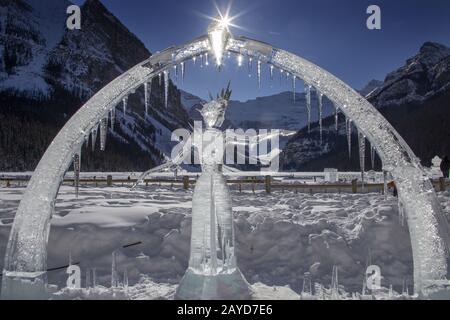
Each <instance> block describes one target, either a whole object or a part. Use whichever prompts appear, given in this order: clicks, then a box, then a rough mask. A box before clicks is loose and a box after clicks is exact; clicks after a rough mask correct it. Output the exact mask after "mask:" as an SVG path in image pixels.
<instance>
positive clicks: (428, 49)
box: [420, 41, 450, 53]
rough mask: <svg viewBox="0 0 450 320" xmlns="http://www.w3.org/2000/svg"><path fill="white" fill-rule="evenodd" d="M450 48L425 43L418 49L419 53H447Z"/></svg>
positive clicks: (438, 44)
mask: <svg viewBox="0 0 450 320" xmlns="http://www.w3.org/2000/svg"><path fill="white" fill-rule="evenodd" d="M449 50H450V48H448V47H447V46H445V45H443V44H440V43H437V42H431V41H429V42H425V43H424V44H423V45H422V47H421V48H420V53H435V52H444V53H446V52H448V51H449Z"/></svg>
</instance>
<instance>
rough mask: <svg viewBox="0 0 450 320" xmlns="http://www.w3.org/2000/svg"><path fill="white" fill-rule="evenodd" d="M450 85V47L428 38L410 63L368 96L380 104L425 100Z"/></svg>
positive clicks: (445, 89)
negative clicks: (428, 40) (430, 40)
mask: <svg viewBox="0 0 450 320" xmlns="http://www.w3.org/2000/svg"><path fill="white" fill-rule="evenodd" d="M449 89H450V48H448V47H446V46H444V45H442V44H439V43H433V42H426V43H425V44H424V45H423V46H422V47H421V48H420V51H419V53H418V54H417V55H415V56H414V57H412V58H411V59H408V60H407V62H406V65H405V66H403V67H401V68H400V69H398V70H395V71H393V72H391V73H390V74H388V75H387V77H386V79H385V80H384V83H383V85H381V86H378V88H377V89H376V90H375V91H373V92H372V93H371V94H370V95H369V97H368V99H369V100H370V101H371V102H372V103H373V104H375V105H376V106H377V107H378V108H383V107H388V106H393V105H402V104H411V103H416V104H417V103H421V102H424V101H425V100H427V99H430V98H433V97H435V96H436V95H439V94H441V93H443V92H445V91H448V90H449Z"/></svg>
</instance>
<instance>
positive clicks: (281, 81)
mask: <svg viewBox="0 0 450 320" xmlns="http://www.w3.org/2000/svg"><path fill="white" fill-rule="evenodd" d="M283 74H284V70H283V69H280V87H281V86H282V85H283Z"/></svg>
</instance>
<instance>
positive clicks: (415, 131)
mask: <svg viewBox="0 0 450 320" xmlns="http://www.w3.org/2000/svg"><path fill="white" fill-rule="evenodd" d="M361 93H362V94H363V95H366V94H367V99H368V100H369V101H370V102H371V103H372V104H373V105H374V106H375V107H376V108H377V109H378V110H379V111H380V112H381V113H382V114H383V115H384V116H385V117H386V118H387V119H388V120H389V121H390V122H391V124H392V125H393V126H394V127H395V128H396V130H397V131H399V133H400V134H401V135H402V137H403V138H405V140H406V142H407V143H408V144H409V145H410V147H411V148H412V149H413V151H414V152H415V153H416V155H417V156H418V157H419V158H420V159H421V160H422V162H423V164H425V165H430V161H431V159H432V158H433V157H434V156H436V155H439V156H442V155H444V154H450V142H449V139H448V137H449V136H450V126H449V125H448V124H449V123H450V48H448V47H446V46H444V45H441V44H437V43H431V42H427V43H425V44H424V45H423V46H422V47H421V48H420V50H419V53H418V54H417V55H416V56H414V57H412V58H411V59H408V60H407V62H406V64H405V66H403V67H401V68H399V69H398V70H396V71H394V72H391V73H390V74H388V75H387V77H386V79H385V80H384V82H383V83H378V82H374V81H372V82H371V83H370V84H369V85H368V87H367V88H365V89H364V90H361ZM353 133H354V135H353V138H352V139H353V141H354V143H353V147H352V154H353V155H354V156H353V157H352V158H351V159H350V160H349V158H348V151H347V148H348V147H347V139H346V131H345V119H344V117H343V116H342V115H341V117H340V123H339V131H338V133H337V134H336V131H335V129H334V118H333V117H329V118H326V119H325V120H324V142H323V144H320V141H319V132H318V126H317V124H315V125H314V126H313V130H312V134H310V135H309V134H308V133H307V132H306V130H305V129H303V130H300V131H299V132H298V133H297V135H296V136H294V137H293V138H292V139H291V141H290V142H289V143H288V145H287V146H286V149H285V150H284V152H283V154H282V156H281V162H282V166H283V167H284V169H285V170H299V171H301V170H319V171H322V170H323V168H327V167H332V168H337V169H339V170H359V157H358V152H359V150H358V146H357V142H356V141H357V136H356V130H353ZM367 159H370V158H369V150H367ZM366 162H367V161H366ZM368 163H369V165H368V167H367V168H368V169H370V168H371V166H370V161H369V162H368ZM380 166H381V163H380V161H378V159H377V160H376V163H375V169H379V168H380Z"/></svg>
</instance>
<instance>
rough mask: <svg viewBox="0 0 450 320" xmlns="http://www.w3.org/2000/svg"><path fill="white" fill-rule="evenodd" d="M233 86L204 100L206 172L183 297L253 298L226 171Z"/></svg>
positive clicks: (195, 204) (195, 209)
mask: <svg viewBox="0 0 450 320" xmlns="http://www.w3.org/2000/svg"><path fill="white" fill-rule="evenodd" d="M230 95H231V91H229V88H228V89H227V90H226V91H223V92H222V95H221V96H220V97H219V99H217V100H213V101H211V102H209V103H207V104H205V105H204V106H203V109H202V111H201V114H202V116H203V121H204V124H205V126H206V130H205V132H203V133H202V142H203V143H202V148H201V150H198V151H199V153H200V157H201V159H200V160H201V162H200V163H201V166H202V174H201V175H200V177H199V179H198V180H197V184H196V187H195V191H194V197H193V200H192V233H191V253H190V259H189V269H188V270H187V271H186V274H185V276H184V277H183V279H182V280H181V283H180V285H179V287H178V289H177V293H176V298H177V299H187V300H193V299H202V300H205V299H233V300H236V299H248V298H250V291H249V285H248V283H247V281H246V280H245V279H244V277H243V275H242V274H241V272H240V270H239V268H238V267H237V264H236V257H235V254H234V251H235V249H234V248H235V246H234V229H233V211H232V207H231V196H230V191H229V189H228V186H227V182H226V179H225V177H224V176H223V173H222V166H223V157H224V147H225V134H224V132H223V131H220V127H221V126H222V124H223V121H224V119H225V110H226V107H227V105H228V99H229V98H230Z"/></svg>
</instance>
